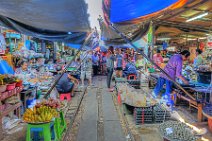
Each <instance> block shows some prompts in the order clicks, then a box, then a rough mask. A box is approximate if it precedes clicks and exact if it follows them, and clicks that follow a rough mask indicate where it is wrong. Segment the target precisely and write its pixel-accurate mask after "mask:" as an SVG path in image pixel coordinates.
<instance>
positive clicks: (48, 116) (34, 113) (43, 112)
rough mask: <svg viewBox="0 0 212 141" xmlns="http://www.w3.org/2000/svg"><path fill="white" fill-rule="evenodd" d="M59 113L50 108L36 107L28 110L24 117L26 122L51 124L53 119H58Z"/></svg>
mask: <svg viewBox="0 0 212 141" xmlns="http://www.w3.org/2000/svg"><path fill="white" fill-rule="evenodd" d="M58 115H59V114H58V112H57V110H56V109H53V108H51V107H48V106H40V107H34V108H33V109H27V110H26V112H25V113H24V115H23V120H24V121H25V122H31V123H38V122H49V121H51V120H52V118H53V117H58Z"/></svg>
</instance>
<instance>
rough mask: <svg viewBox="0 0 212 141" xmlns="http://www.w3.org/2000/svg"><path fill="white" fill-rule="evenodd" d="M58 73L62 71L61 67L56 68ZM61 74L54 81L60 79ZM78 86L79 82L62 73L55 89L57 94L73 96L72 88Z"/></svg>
mask: <svg viewBox="0 0 212 141" xmlns="http://www.w3.org/2000/svg"><path fill="white" fill-rule="evenodd" d="M56 70H57V72H58V73H59V72H60V71H61V70H62V67H61V66H57V67H56ZM60 75H61V74H58V75H57V76H56V79H57V78H59V77H60ZM78 84H79V81H78V80H77V79H76V78H74V77H73V76H71V75H70V74H68V73H64V74H63V76H62V77H61V78H60V80H59V81H58V83H57V85H56V89H57V91H58V92H59V93H71V96H74V88H76V87H77V86H78Z"/></svg>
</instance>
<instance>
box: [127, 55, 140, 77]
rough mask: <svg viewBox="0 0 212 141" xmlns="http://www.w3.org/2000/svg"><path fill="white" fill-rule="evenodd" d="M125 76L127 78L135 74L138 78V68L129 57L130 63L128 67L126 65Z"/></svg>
mask: <svg viewBox="0 0 212 141" xmlns="http://www.w3.org/2000/svg"><path fill="white" fill-rule="evenodd" d="M124 74H125V75H126V76H128V75H131V74H134V75H136V76H137V70H136V66H135V64H134V63H133V62H132V59H131V58H130V57H129V59H128V63H127V65H126V67H125V69H124Z"/></svg>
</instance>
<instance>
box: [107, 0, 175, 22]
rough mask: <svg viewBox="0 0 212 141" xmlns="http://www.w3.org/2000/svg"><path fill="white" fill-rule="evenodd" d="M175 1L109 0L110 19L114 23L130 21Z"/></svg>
mask: <svg viewBox="0 0 212 141" xmlns="http://www.w3.org/2000/svg"><path fill="white" fill-rule="evenodd" d="M177 1H178V0H121V1H120V0H111V10H110V21H111V22H115V23H117V22H123V21H130V20H133V19H136V18H138V17H141V16H146V15H148V14H152V13H154V12H157V11H160V10H163V9H164V8H166V7H168V6H170V5H172V4H174V3H176V2H177ZM123 13H124V14H123Z"/></svg>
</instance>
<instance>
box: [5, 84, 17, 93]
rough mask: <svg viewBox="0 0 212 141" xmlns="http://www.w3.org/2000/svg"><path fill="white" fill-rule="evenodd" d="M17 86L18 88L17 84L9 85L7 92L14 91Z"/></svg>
mask: <svg viewBox="0 0 212 141" xmlns="http://www.w3.org/2000/svg"><path fill="white" fill-rule="evenodd" d="M15 86H16V83H12V84H7V90H8V91H10V90H13V89H15Z"/></svg>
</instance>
